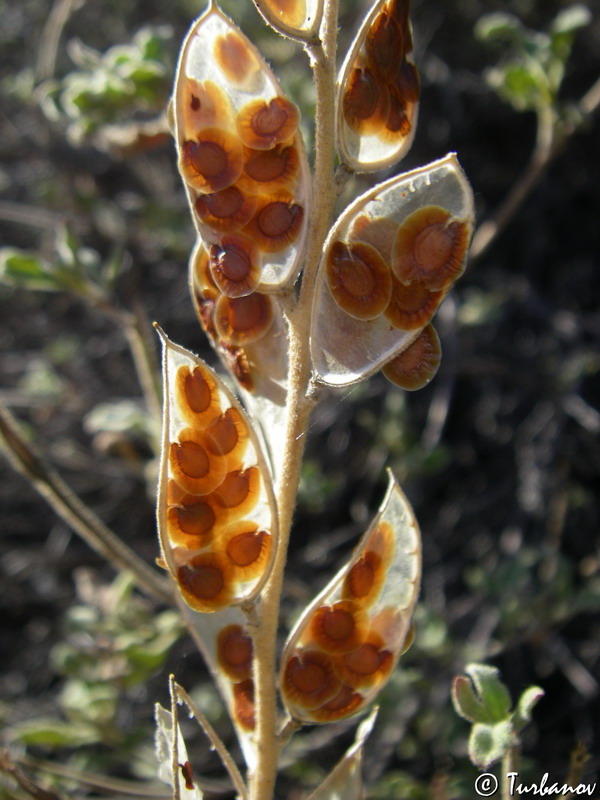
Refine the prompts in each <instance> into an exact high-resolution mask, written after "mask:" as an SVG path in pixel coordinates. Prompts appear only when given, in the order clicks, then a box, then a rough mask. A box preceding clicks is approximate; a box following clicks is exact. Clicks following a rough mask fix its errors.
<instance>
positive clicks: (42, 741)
mask: <svg viewBox="0 0 600 800" xmlns="http://www.w3.org/2000/svg"><path fill="white" fill-rule="evenodd" d="M10 738H11V739H12V740H14V741H18V742H21V743H22V744H26V745H37V746H38V747H81V746H83V745H86V744H95V743H96V742H98V741H99V736H98V732H97V731H96V730H95V729H94V728H93V727H92V726H89V725H84V724H81V723H77V724H75V723H72V722H61V721H60V720H56V719H42V718H40V719H33V720H29V721H28V722H23V723H20V724H19V725H13V726H12V727H11V728H10Z"/></svg>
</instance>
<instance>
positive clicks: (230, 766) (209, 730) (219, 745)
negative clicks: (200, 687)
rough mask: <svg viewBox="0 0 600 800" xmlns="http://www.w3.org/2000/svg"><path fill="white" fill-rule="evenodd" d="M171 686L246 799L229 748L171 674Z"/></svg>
mask: <svg viewBox="0 0 600 800" xmlns="http://www.w3.org/2000/svg"><path fill="white" fill-rule="evenodd" d="M171 681H172V686H173V690H174V693H175V696H176V698H177V699H178V700H179V701H180V702H183V703H185V704H186V706H187V707H188V708H189V710H190V712H191V713H192V714H193V715H194V717H195V719H196V720H197V722H198V724H199V725H200V727H201V728H202V730H203V731H204V733H205V734H206V735H207V736H208V738H209V740H210V743H211V745H212V747H213V748H214V749H215V751H216V752H217V753H218V754H219V756H220V757H221V761H222V762H223V766H224V767H225V769H226V770H227V772H228V773H229V776H230V778H231V780H232V782H233V785H234V786H235V789H236V791H237V793H238V796H239V797H240V798H241V800H246V798H247V796H248V792H247V789H246V784H245V783H244V779H243V778H242V775H241V773H240V771H239V769H238V768H237V765H236V763H235V761H234V760H233V758H232V757H231V755H230V753H229V750H228V749H227V748H226V747H225V745H224V743H223V741H222V739H221V737H220V736H219V734H218V733H217V732H216V730H215V729H214V728H213V726H212V725H211V724H210V722H209V721H208V720H207V719H206V717H205V716H204V714H203V713H202V712H201V711H200V709H199V708H198V706H197V705H196V704H195V703H194V701H193V700H192V699H191V697H190V696H189V694H188V693H187V692H186V691H185V689H184V688H183V687H181V686H180V685H179V684H178V683H176V682H175V681H174V679H173V676H171Z"/></svg>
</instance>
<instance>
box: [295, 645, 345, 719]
mask: <svg viewBox="0 0 600 800" xmlns="http://www.w3.org/2000/svg"><path fill="white" fill-rule="evenodd" d="M282 685H283V691H284V693H285V695H286V696H287V697H288V698H289V699H290V700H291V701H292V702H293V703H294V704H296V705H298V706H301V707H302V708H305V709H311V708H316V707H317V706H319V705H321V704H322V703H326V702H327V701H328V700H331V698H332V697H335V695H336V694H337V693H338V691H339V688H340V682H339V680H338V679H337V678H336V676H335V675H334V672H333V667H332V663H331V658H330V657H329V656H328V655H326V654H325V653H322V652H321V651H319V650H302V651H301V652H300V653H298V654H296V655H294V656H292V657H291V658H290V659H289V660H288V662H287V664H286V666H285V670H284V673H283V678H282Z"/></svg>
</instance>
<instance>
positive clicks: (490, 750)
mask: <svg viewBox="0 0 600 800" xmlns="http://www.w3.org/2000/svg"><path fill="white" fill-rule="evenodd" d="M512 741H513V731H512V725H511V723H510V721H509V720H504V721H503V722H497V723H495V724H494V725H486V724H483V723H479V722H478V723H476V724H475V725H473V727H472V729H471V735H470V736H469V758H470V759H471V761H472V762H473V764H475V765H476V766H478V767H483V768H484V769H485V768H487V767H489V766H490V765H491V764H493V763H495V762H496V761H499V760H500V759H501V758H502V757H503V756H504V754H505V753H506V751H507V750H508V748H509V747H510V746H511V743H512Z"/></svg>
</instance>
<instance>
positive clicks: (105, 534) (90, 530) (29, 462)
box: [0, 408, 173, 604]
mask: <svg viewBox="0 0 600 800" xmlns="http://www.w3.org/2000/svg"><path fill="white" fill-rule="evenodd" d="M0 446H1V447H2V449H3V450H4V452H5V453H6V456H7V458H8V460H9V461H10V462H11V464H12V465H13V467H14V468H15V469H16V470H17V471H18V472H20V473H21V475H23V476H24V477H25V478H27V479H28V480H29V482H30V483H31V485H32V486H33V487H34V488H35V489H36V490H37V491H38V492H39V493H40V494H41V495H42V497H43V498H44V499H45V500H46V501H47V502H48V503H49V505H50V506H52V508H53V509H54V511H56V513H57V514H58V515H59V516H60V517H61V518H62V519H63V520H64V521H65V522H66V523H67V524H68V525H69V527H71V528H72V529H73V530H74V531H75V532H76V533H78V534H79V535H80V536H81V537H82V538H83V539H85V541H86V542H87V543H88V544H89V545H90V547H91V548H92V549H93V550H95V551H96V552H97V553H99V554H100V555H102V556H103V557H104V558H106V559H108V561H110V562H111V563H112V564H114V566H115V567H117V568H118V569H124V570H127V571H129V572H131V573H132V574H133V576H134V580H135V582H136V584H137V586H138V587H139V588H140V589H142V590H143V591H144V592H146V593H147V594H149V595H151V596H152V597H154V598H156V599H157V600H160V601H161V602H163V603H169V604H171V603H172V602H173V595H172V592H171V588H170V586H169V584H168V583H167V581H166V580H165V579H164V578H162V577H161V576H160V575H159V574H158V573H157V572H156V571H155V570H154V569H153V568H152V567H150V566H149V565H148V564H147V563H146V562H145V561H143V560H142V559H141V558H139V557H138V556H137V555H136V554H135V553H134V551H133V550H131V549H130V548H129V547H128V546H127V545H126V544H125V543H124V542H123V541H122V540H121V539H119V537H118V536H116V535H115V534H114V533H113V532H112V531H111V530H110V529H109V528H107V526H106V525H105V524H104V523H103V522H102V521H101V520H100V519H99V518H98V517H97V516H96V515H95V514H94V512H93V511H92V510H91V509H90V508H89V507H88V506H86V505H85V504H84V503H83V502H82V501H81V500H80V499H79V497H77V495H76V494H75V493H74V492H73V491H72V490H71V489H70V488H69V487H68V486H67V484H66V483H65V482H64V481H63V480H62V478H61V477H60V476H59V475H58V473H57V472H56V471H55V470H54V469H53V468H52V467H51V466H50V465H49V464H47V463H46V462H45V460H44V459H43V458H42V456H41V455H40V454H38V453H37V452H36V450H35V448H34V447H33V446H32V445H31V444H30V443H29V442H28V441H27V440H26V438H25V437H24V436H23V433H22V432H21V430H20V426H19V424H18V423H17V421H16V419H15V418H14V417H13V415H12V414H11V413H10V412H9V411H8V410H7V409H4V408H0Z"/></svg>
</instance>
